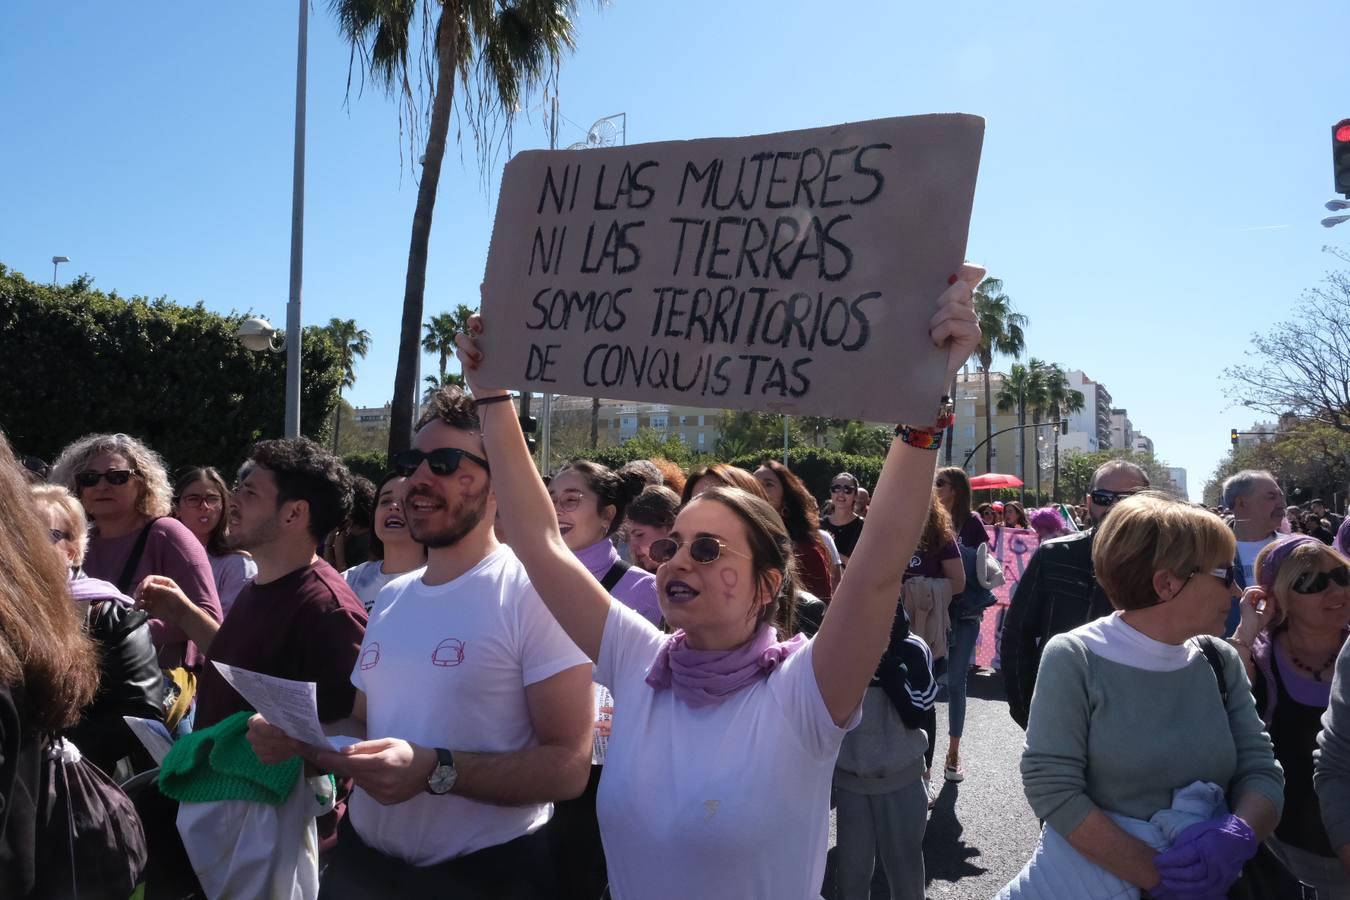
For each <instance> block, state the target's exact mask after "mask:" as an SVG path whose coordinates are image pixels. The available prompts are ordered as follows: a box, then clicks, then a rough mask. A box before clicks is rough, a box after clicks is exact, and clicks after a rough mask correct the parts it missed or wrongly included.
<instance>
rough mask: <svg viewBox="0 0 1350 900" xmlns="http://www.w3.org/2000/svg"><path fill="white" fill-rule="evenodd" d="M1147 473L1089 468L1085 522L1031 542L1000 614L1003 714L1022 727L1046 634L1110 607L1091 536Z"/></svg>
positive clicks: (1123, 467)
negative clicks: (1009, 600)
mask: <svg viewBox="0 0 1350 900" xmlns="http://www.w3.org/2000/svg"><path fill="white" fill-rule="evenodd" d="M1148 487H1149V479H1148V473H1146V472H1145V471H1144V470H1143V469H1141V468H1140V467H1139V466H1136V465H1135V464H1134V463H1130V462H1126V461H1124V460H1120V459H1113V460H1111V461H1109V462H1106V463H1103V464H1102V465H1101V466H1099V467H1098V468H1097V471H1095V472H1093V473H1092V487H1091V490H1090V491H1089V492H1088V496H1087V498H1086V506H1087V509H1088V517H1089V519H1090V520H1091V526H1092V527H1090V528H1088V529H1087V530H1086V531H1079V532H1075V533H1073V534H1068V535H1065V536H1063V537H1058V538H1055V539H1053V540H1050V541H1046V542H1045V543H1044V544H1041V545H1040V547H1039V548H1037V550H1036V552H1035V553H1034V554H1033V555H1032V557H1031V561H1030V562H1029V563H1028V564H1027V569H1026V572H1025V573H1023V575H1022V579H1021V580H1020V581H1019V582H1018V583H1017V590H1016V592H1014V594H1013V597H1012V603H1011V604H1010V605H1009V607H1008V612H1007V613H1006V615H1005V616H1004V618H1003V632H1002V636H1001V639H1000V641H999V662H1000V665H1001V667H1002V670H1003V684H1004V687H1005V689H1006V690H1007V693H1008V714H1009V715H1011V716H1012V717H1013V720H1014V721H1016V722H1017V724H1018V725H1021V726H1022V727H1023V728H1026V727H1027V716H1028V715H1029V714H1030V711H1031V694H1032V692H1033V690H1034V689H1035V687H1036V673H1037V671H1038V670H1039V669H1040V662H1041V652H1042V650H1044V648H1045V645H1046V643H1047V642H1049V640H1050V638H1052V637H1054V636H1055V635H1057V634H1063V633H1064V632H1066V631H1072V630H1073V629H1075V628H1077V627H1078V626H1080V625H1083V624H1085V623H1087V622H1091V621H1092V620H1094V619H1099V618H1101V617H1102V616H1105V615H1109V614H1110V613H1111V601H1110V600H1108V599H1107V598H1106V595H1105V594H1104V593H1103V592H1102V588H1101V585H1100V584H1098V583H1097V578H1096V574H1095V573H1094V572H1093V569H1092V542H1093V539H1094V537H1095V535H1096V531H1097V526H1099V525H1101V523H1102V521H1103V520H1104V519H1105V518H1106V516H1107V514H1108V513H1109V512H1110V511H1111V507H1112V506H1114V505H1115V504H1116V503H1118V502H1119V501H1121V500H1123V499H1125V498H1126V497H1128V496H1130V495H1132V494H1136V493H1138V492H1140V491H1143V490H1147V489H1148Z"/></svg>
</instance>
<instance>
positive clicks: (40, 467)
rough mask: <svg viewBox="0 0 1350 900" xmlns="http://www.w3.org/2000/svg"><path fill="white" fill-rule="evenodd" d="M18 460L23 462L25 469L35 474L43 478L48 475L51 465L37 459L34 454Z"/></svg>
mask: <svg viewBox="0 0 1350 900" xmlns="http://www.w3.org/2000/svg"><path fill="white" fill-rule="evenodd" d="M19 462H21V463H22V464H23V467H24V468H25V469H27V470H28V471H30V472H32V473H33V474H35V475H38V476H41V477H42V478H43V479H45V478H46V477H47V476H48V475H50V474H51V471H52V467H51V466H49V465H47V464H46V463H45V462H43V461H42V460H40V459H38V458H37V457H36V456H25V457H24V458H23V459H21V460H19Z"/></svg>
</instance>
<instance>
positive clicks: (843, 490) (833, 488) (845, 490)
mask: <svg viewBox="0 0 1350 900" xmlns="http://www.w3.org/2000/svg"><path fill="white" fill-rule="evenodd" d="M856 490H857V488H855V487H850V486H848V485H847V484H832V485H830V493H831V494H851V493H853V492H854V491H856Z"/></svg>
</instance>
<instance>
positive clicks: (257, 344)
mask: <svg viewBox="0 0 1350 900" xmlns="http://www.w3.org/2000/svg"><path fill="white" fill-rule="evenodd" d="M235 334H236V336H237V337H238V338H239V343H241V344H243V345H244V349H245V350H252V351H253V352H254V353H261V352H262V351H264V350H270V351H272V352H273V353H281V352H283V351H285V349H286V336H285V335H281V334H279V333H278V332H277V330H276V328H275V327H273V325H272V323H271V322H269V321H267V320H266V319H263V318H259V317H258V316H250V317H249V318H247V319H245V320H244V321H242V322H240V323H239V329H238V331H236V332H235Z"/></svg>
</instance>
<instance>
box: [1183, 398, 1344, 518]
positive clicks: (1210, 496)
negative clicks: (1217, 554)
mask: <svg viewBox="0 0 1350 900" xmlns="http://www.w3.org/2000/svg"><path fill="white" fill-rule="evenodd" d="M1243 469H1267V470H1269V471H1270V472H1271V474H1273V475H1274V476H1275V480H1276V481H1278V482H1279V483H1280V485H1281V486H1282V487H1283V488H1284V489H1285V491H1286V492H1287V494H1288V496H1289V502H1290V503H1307V502H1308V501H1309V500H1312V499H1313V498H1314V497H1316V498H1320V499H1322V500H1325V501H1326V502H1327V504H1328V505H1331V504H1332V503H1333V501H1334V499H1335V498H1339V500H1340V504H1338V505H1343V504H1344V503H1345V496H1346V487H1347V485H1348V484H1350V434H1347V433H1346V432H1345V431H1342V430H1340V429H1338V428H1336V427H1334V426H1332V425H1327V424H1324V423H1321V422H1317V421H1313V420H1309V419H1302V420H1300V419H1294V418H1293V417H1286V418H1285V420H1284V422H1282V423H1281V427H1280V431H1279V432H1278V433H1276V435H1275V437H1274V438H1272V439H1271V440H1265V441H1261V442H1260V443H1258V444H1255V445H1253V446H1248V447H1241V448H1239V449H1236V450H1234V451H1233V453H1232V454H1231V455H1229V456H1228V458H1227V459H1225V460H1223V461H1222V462H1221V463H1220V464H1219V466H1218V468H1217V469H1216V470H1215V472H1214V475H1213V477H1211V478H1210V479H1209V481H1208V483H1206V484H1205V492H1204V502H1205V503H1207V504H1209V505H1211V506H1217V505H1218V504H1219V502H1220V492H1221V489H1222V487H1223V482H1224V479H1226V478H1228V476H1230V475H1233V474H1236V473H1237V472H1240V471H1242V470H1243Z"/></svg>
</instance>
